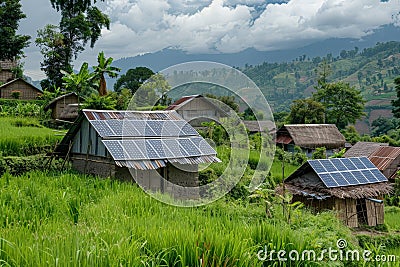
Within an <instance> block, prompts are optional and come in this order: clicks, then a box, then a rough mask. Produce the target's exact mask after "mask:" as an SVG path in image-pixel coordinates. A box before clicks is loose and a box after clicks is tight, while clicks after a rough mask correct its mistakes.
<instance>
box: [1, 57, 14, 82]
mask: <svg viewBox="0 0 400 267" xmlns="http://www.w3.org/2000/svg"><path fill="white" fill-rule="evenodd" d="M16 67H17V62H16V61H11V60H2V61H0V84H3V83H7V82H9V81H12V80H14V77H15V76H14V72H13V70H14V69H15V68H16Z"/></svg>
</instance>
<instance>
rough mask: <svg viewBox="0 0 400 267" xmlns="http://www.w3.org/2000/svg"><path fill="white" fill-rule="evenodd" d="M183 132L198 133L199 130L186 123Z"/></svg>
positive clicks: (185, 133) (188, 133)
mask: <svg viewBox="0 0 400 267" xmlns="http://www.w3.org/2000/svg"><path fill="white" fill-rule="evenodd" d="M181 132H182V133H183V135H198V133H197V131H196V130H195V129H194V128H193V127H192V126H191V125H190V124H189V123H186V124H185V125H184V126H183V127H182V131H181Z"/></svg>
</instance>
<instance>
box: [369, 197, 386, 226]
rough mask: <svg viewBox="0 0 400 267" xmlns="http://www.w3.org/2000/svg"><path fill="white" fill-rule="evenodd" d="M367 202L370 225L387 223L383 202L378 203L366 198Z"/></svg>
mask: <svg viewBox="0 0 400 267" xmlns="http://www.w3.org/2000/svg"><path fill="white" fill-rule="evenodd" d="M365 204H366V207H367V220H368V225H369V226H375V225H379V224H384V223H385V219H384V216H385V211H384V206H383V202H382V203H377V202H374V201H371V200H369V199H366V200H365Z"/></svg>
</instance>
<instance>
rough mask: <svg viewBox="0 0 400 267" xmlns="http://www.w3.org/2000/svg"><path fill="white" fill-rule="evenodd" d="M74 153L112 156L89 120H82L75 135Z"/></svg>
mask: <svg viewBox="0 0 400 267" xmlns="http://www.w3.org/2000/svg"><path fill="white" fill-rule="evenodd" d="M72 153H76V154H83V155H86V154H88V155H91V156H98V157H110V155H109V154H108V152H107V149H106V147H105V146H104V144H103V142H101V137H100V136H99V135H98V134H97V132H96V130H95V129H94V128H93V126H92V125H91V124H90V123H89V122H88V121H87V120H84V121H83V122H82V124H81V128H80V129H79V131H78V133H77V134H76V135H75V137H74V140H73V146H72Z"/></svg>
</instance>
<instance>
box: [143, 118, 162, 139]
mask: <svg viewBox="0 0 400 267" xmlns="http://www.w3.org/2000/svg"><path fill="white" fill-rule="evenodd" d="M161 129H162V121H151V120H149V121H146V128H145V136H161Z"/></svg>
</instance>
